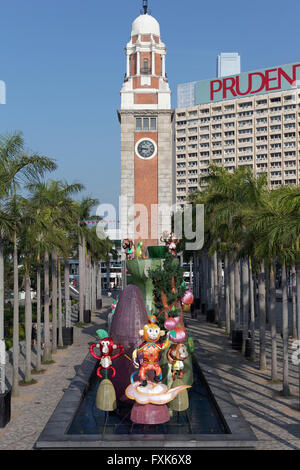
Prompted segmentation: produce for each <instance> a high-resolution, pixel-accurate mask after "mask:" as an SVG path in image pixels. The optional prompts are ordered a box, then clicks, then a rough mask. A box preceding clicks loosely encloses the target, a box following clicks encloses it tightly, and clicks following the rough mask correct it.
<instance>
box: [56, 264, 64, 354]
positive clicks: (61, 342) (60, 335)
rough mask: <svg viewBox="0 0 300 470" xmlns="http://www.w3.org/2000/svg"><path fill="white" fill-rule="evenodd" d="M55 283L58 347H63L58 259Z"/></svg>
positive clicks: (59, 265) (59, 266)
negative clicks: (56, 287) (56, 284)
mask: <svg viewBox="0 0 300 470" xmlns="http://www.w3.org/2000/svg"><path fill="white" fill-rule="evenodd" d="M57 271H58V275H57V282H58V346H59V347H60V348H62V347H63V345H64V343H63V336H62V295H61V262H60V259H59V258H58V262H57Z"/></svg>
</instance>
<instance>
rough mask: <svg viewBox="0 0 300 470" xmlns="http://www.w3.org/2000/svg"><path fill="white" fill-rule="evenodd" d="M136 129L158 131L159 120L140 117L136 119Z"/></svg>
mask: <svg viewBox="0 0 300 470" xmlns="http://www.w3.org/2000/svg"><path fill="white" fill-rule="evenodd" d="M135 128H136V130H137V131H156V128H157V120H156V117H151V118H148V117H139V118H136V125H135Z"/></svg>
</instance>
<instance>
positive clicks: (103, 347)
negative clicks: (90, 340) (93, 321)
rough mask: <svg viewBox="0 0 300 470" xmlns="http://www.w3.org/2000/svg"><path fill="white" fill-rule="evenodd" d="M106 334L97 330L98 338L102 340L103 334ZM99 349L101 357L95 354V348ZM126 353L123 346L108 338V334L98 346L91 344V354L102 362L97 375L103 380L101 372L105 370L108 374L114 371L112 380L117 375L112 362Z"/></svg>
mask: <svg viewBox="0 0 300 470" xmlns="http://www.w3.org/2000/svg"><path fill="white" fill-rule="evenodd" d="M104 333H106V332H105V330H97V334H98V336H99V337H100V338H101V336H103V334H104ZM96 347H97V348H99V351H100V355H97V354H96V353H95V352H94V348H96ZM116 349H119V352H118V353H117V354H114V355H112V353H113V352H114V351H115V350H116ZM123 352H124V347H123V346H122V345H121V344H115V343H114V341H113V340H112V339H111V338H109V337H108V335H107V333H106V336H105V337H104V338H102V339H101V341H100V343H98V344H95V343H94V344H91V346H90V353H91V355H92V356H93V357H94V358H95V359H98V360H99V361H100V367H99V368H98V369H97V375H98V377H100V379H102V378H103V377H102V374H101V370H102V369H104V370H105V371H106V373H107V371H108V369H111V370H112V378H113V377H115V375H116V370H115V368H114V367H113V366H112V361H113V360H115V359H117V358H118V357H120V356H121V355H122V354H123Z"/></svg>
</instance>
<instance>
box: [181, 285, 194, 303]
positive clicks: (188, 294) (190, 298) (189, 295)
mask: <svg viewBox="0 0 300 470" xmlns="http://www.w3.org/2000/svg"><path fill="white" fill-rule="evenodd" d="M193 302H194V296H193V292H192V291H191V289H190V288H188V289H187V291H186V292H185V294H184V296H183V297H182V298H181V304H182V305H191V304H192V303H193Z"/></svg>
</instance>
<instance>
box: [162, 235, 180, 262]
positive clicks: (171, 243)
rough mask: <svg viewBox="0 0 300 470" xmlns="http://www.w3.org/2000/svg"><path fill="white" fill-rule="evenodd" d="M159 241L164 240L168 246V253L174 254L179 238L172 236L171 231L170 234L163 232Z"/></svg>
mask: <svg viewBox="0 0 300 470" xmlns="http://www.w3.org/2000/svg"><path fill="white" fill-rule="evenodd" d="M160 241H161V242H164V243H165V245H166V246H167V247H168V250H169V254H170V255H172V256H176V246H177V245H178V243H179V242H180V240H179V239H178V238H176V237H175V236H174V233H173V232H171V233H170V234H169V233H168V232H164V233H163V234H162V236H161V237H160Z"/></svg>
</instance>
